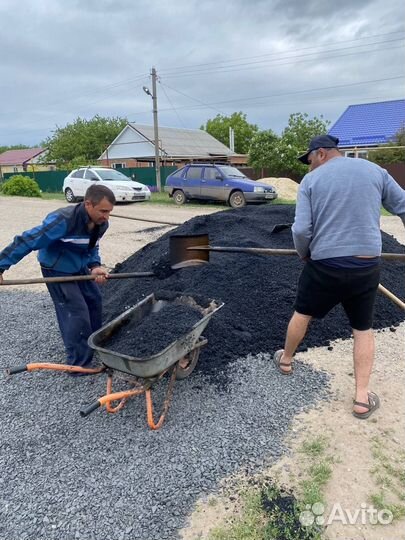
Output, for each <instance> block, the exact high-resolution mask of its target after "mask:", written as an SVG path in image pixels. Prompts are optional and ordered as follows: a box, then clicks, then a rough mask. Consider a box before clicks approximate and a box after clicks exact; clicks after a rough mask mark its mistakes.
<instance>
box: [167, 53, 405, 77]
mask: <svg viewBox="0 0 405 540" xmlns="http://www.w3.org/2000/svg"><path fill="white" fill-rule="evenodd" d="M399 48H400V49H403V46H402V45H398V46H396V47H380V48H379V49H373V50H371V49H370V50H366V51H354V52H351V53H343V54H337V55H332V56H323V57H321V58H319V61H323V60H329V59H331V58H342V57H346V56H355V55H356V56H357V55H360V54H371V53H380V52H382V51H387V50H392V49H399ZM337 50H338V49H335V51H337ZM335 51H325V52H335ZM314 54H317V55H319V54H324V53H323V52H321V53H310V54H305V55H300V56H296V57H287V58H276V59H274V60H270V61H267V62H266V63H265V64H264V62H249V63H245V64H239V65H237V64H235V65H234V66H224V67H218V68H212V69H206V70H197V71H188V72H186V71H185V72H179V73H177V74H168V75H166V76H165V77H166V78H170V79H173V78H177V79H178V78H181V77H195V76H198V75H206V74H208V73H221V74H222V73H232V72H237V71H247V70H254V69H261V68H264V67H266V66H272V67H279V66H287V65H291V64H301V63H303V62H311V61H313V58H312V57H313V56H314ZM304 56H305V57H307V58H304V59H301V60H297V58H300V57H304ZM309 56H311V57H310V58H309ZM287 59H288V60H289V61H287V62H283V61H282V62H280V60H287ZM291 59H292V60H291ZM258 63H259V64H260V65H254V64H258ZM243 66H245V67H243Z"/></svg>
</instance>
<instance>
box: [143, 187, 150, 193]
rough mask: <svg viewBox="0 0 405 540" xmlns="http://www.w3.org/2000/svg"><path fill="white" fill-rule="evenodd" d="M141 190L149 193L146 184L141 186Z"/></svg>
mask: <svg viewBox="0 0 405 540" xmlns="http://www.w3.org/2000/svg"><path fill="white" fill-rule="evenodd" d="M142 191H146V192H147V193H149V192H150V189H149V188H148V186H143V188H142Z"/></svg>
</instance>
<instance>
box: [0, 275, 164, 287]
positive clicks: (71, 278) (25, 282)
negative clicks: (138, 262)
mask: <svg viewBox="0 0 405 540" xmlns="http://www.w3.org/2000/svg"><path fill="white" fill-rule="evenodd" d="M97 277H99V276H97V275H94V274H88V275H85V276H63V277H47V278H34V279H3V282H2V283H1V285H30V284H31V283H66V282H69V281H89V280H92V279H97ZM146 277H155V274H154V273H153V272H129V273H122V274H108V276H107V279H126V278H146Z"/></svg>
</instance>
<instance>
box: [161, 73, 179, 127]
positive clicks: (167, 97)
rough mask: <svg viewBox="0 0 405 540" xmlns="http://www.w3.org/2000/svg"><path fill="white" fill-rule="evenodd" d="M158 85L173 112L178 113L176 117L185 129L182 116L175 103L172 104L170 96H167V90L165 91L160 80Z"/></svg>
mask: <svg viewBox="0 0 405 540" xmlns="http://www.w3.org/2000/svg"><path fill="white" fill-rule="evenodd" d="M158 83H159V84H160V86H161V88H162V90H163V92H164V95H165V96H166V99H167V101H168V102H169V103H170V105H171V106H172V109H173V111H174V112H175V113H176V116H177V118H178V119H179V122H180V124H181V125H182V126H183V127H185V126H184V123H183V120H182V119H181V118H180V115H179V113H178V111H177V109H176V107H175V106H174V105H173V103H172V102H171V100H170V98H169V96H168V95H167V92H166V90H165V87H164V85H163V84H162V83H161V81H160V79H158Z"/></svg>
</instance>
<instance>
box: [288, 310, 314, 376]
mask: <svg viewBox="0 0 405 540" xmlns="http://www.w3.org/2000/svg"><path fill="white" fill-rule="evenodd" d="M311 319H312V317H311V316H310V315H302V314H301V313H297V312H296V311H294V314H293V316H292V317H291V320H290V322H289V324H288V328H287V336H286V338H285V344H284V352H283V355H282V357H281V359H280V362H282V363H283V364H291V362H292V359H293V356H294V354H295V351H296V350H297V347H298V345H299V344H300V343H301V341H302V340H303V339H304V337H305V334H306V333H307V329H308V324H309V323H310V321H311ZM280 367H281V369H282V370H283V371H285V372H286V373H288V372H289V371H291V367H287V366H280Z"/></svg>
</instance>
